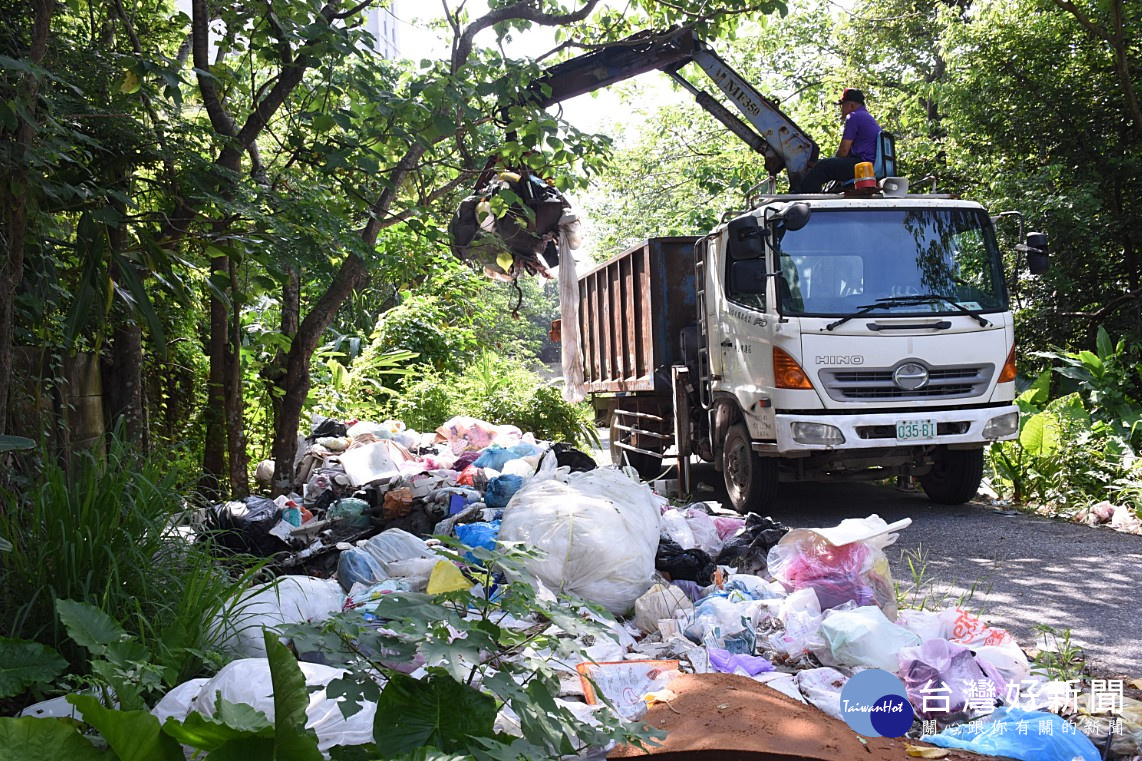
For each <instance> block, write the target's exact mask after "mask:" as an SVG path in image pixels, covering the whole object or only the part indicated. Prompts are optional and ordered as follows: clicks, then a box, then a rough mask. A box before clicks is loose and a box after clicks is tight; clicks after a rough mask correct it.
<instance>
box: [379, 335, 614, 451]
mask: <svg viewBox="0 0 1142 761" xmlns="http://www.w3.org/2000/svg"><path fill="white" fill-rule="evenodd" d="M388 412H389V414H390V415H391V416H392V417H394V418H397V419H399V420H402V421H404V423H405V424H406V425H407V426H409V427H410V428H415V429H416V430H419V431H431V430H433V429H435V428H436V427H437V426H439V425H440V424H441V423H443V422H444V421H445V420H448V419H449V418H451V417H453V416H455V415H470V416H472V417H476V418H480V419H482V420H487V421H489V422H492V423H497V424H501V425H515V426H518V427H519V428H520V429H522V430H524V431H532V432H533V433H534V434H535V435H536V436H537V437H539V438H541V439H549V440H553V441H566V442H568V443H572V444H577V445H585V444H589V443H595V441H596V437H595V432H594V428H593V426H592V422H593V419H594V415H593V414H592V412H591V409H590V407H588V406H587V405H584V404H571V403H568V402H565V401H564V400H563V395H562V391H561V389H560V387H559V386H557V385H552V384H550V383H548V382H547V381H545V380H544V379H543V378H541V377H540V376H539V375H537V374H536V373H534V372H532V371H531V370H529V369H528V368H527V367H526V366H525V365H524V364H523V363H522V362H520V361H518V360H514V359H509V358H506V357H501V356H498V355H496V354H492V353H485V354H484V355H482V356H481V357H480V359H479V360H477V361H476V362H475V363H473V364H472V365H470V366H469V367H468V368H467V369H465V370H464V371H462V372H459V373H440V372H436V371H433V370H425V371H423V373H421V372H414V374H413V375H411V376H410V378H409V383H408V384H407V385H406V386H405V388H404V391H403V392H402V394H401V395H400V396H399V397H396V398H394V399H393V400H392V401H391V402H390V404H389V406H388Z"/></svg>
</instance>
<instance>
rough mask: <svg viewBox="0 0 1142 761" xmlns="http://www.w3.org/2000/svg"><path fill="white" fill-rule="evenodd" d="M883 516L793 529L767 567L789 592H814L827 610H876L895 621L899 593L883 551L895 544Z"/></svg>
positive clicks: (772, 553) (779, 544) (894, 536)
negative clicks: (849, 606) (849, 607)
mask: <svg viewBox="0 0 1142 761" xmlns="http://www.w3.org/2000/svg"><path fill="white" fill-rule="evenodd" d="M908 523H911V521H908V522H907V523H906V522H904V521H901V522H900V523H897V524H893V525H892V526H889V525H888V524H887V523H885V522H884V521H883V520H881V519H880V518H879V517H878V516H875V515H872V516H869V517H868V518H863V519H859V520H856V519H846V520H845V521H842V522H841V525H840V526H837V527H834V528H830V529H794V530H792V531H790V532H789V533H788V534H786V535H785V536H784V537H782V539H781V541H780V542H779V543H778V544H776V545H775V546H774V547H771V548H770V550H769V555H768V557H767V565H768V567H769V573H770V574H772V576H773V578H774V579H776V580H777V581H779V582H781V584H782V586H784V587H785V588H786V589H787V590H789V591H790V592H794V591H797V590H800V589H812V590H813V591H815V592H816V593H817V599H818V600H819V601H820V603H821V609H822V610H828V609H829V608H835V607H837V606H838V605H843V604H844V603H846V602H852V603H854V604H856V605H857V606H858V607H863V606H866V605H875V606H877V607H878V608H880V609H881V610H882V611H884V614H885V615H886V616H887V617H888V619H889V620H890V621H893V620H895V619H896V592H895V589H894V588H893V584H892V572H891V570H890V569H889V567H888V558H887V557H886V556H885V554H884V547H887V546H888V545H890V544H892V542H894V541H896V534H893V533H891V532H892V531H893V530H894V529H895V528H896V527H898V526H899V527H904V526H907V525H908Z"/></svg>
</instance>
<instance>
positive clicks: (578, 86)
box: [529, 29, 818, 187]
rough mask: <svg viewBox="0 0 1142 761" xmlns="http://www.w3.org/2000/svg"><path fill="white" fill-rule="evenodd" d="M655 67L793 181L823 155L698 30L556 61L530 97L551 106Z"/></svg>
mask: <svg viewBox="0 0 1142 761" xmlns="http://www.w3.org/2000/svg"><path fill="white" fill-rule="evenodd" d="M689 63H695V64H697V65H698V67H699V68H701V69H702V71H703V72H704V73H705V74H706V76H707V77H709V78H710V79H711V80H712V81H713V82H714V84H716V85H717V86H718V88H719V89H720V90H721V91H722V92H723V93H724V94H725V96H726V97H727V98H728V99H729V100H730V102H731V103H733V104H734V106H735V107H737V109H738V110H739V111H740V112H741V113H742V115H743V116H745V118H746V120H748V123H747V122H746V121H742V119H740V118H738V117H737V116H735V115H734V114H733V113H732V112H731V111H730V110H729V109H728V108H726V107H725V106H724V105H723V104H722V103H721V102H720V101H719V100H718V99H717V98H715V97H714V96H712V95H710V94H709V93H708V92H706V91H705V90H702V89H701V88H699V87H696V86H694V85H693V84H691V83H690V82H689V81H688V80H687V79H685V78H684V77H683V76H682V75H681V74H680V73H679V72H680V70H681V69H682V68H683V67H684V66H686V65H687V64H689ZM654 69H659V70H661V71H664V72H666V73H667V74H668V75H669V76H670V77H671V78H673V79H674V81H676V82H678V83H679V84H680V85H681V86H682V87H684V88H685V89H686V90H687V91H689V92H690V93H691V94H693V95H694V97H695V98H696V100H697V101H698V104H699V105H700V106H702V108H704V109H706V110H707V111H709V112H710V113H711V114H712V115H713V116H714V117H715V118H716V119H718V121H720V122H721V123H722V124H724V125H725V126H726V128H727V129H729V130H730V131H731V132H733V133H734V134H735V135H737V136H738V137H739V138H741V139H742V140H743V141H744V142H745V143H746V144H747V145H749V146H750V148H752V149H753V150H755V151H757V152H758V153H760V154H761V155H762V156H764V157H765V168H766V170H767V171H769V173H770V174H777V173H778V172H780V171H781V170H782V169H784V170H786V172H787V173H788V174H789V181H790V184H791V185H792V186H793V187H796V186H797V185H799V184H800V182H801V178H802V177H803V176H804V175H805V173H806V172H807V171H808V170H809V166H810V165H811V164H812V162H814V161H816V160H817V154H818V147H817V144H816V143H815V142H813V139H812V138H810V137H809V136H808V135H807V134H806V133H805V132H804V131H803V130H802V129H801V128H800V127H798V126H797V124H796V123H795V122H794V121H793V120H792V119H790V118H789V117H788V116H786V115H785V114H784V113H783V112H782V111H781V109H780V108H779V107H778V106H777V104H776V103H774V102H773V101H771V100H769V99H768V98H766V97H765V96H763V95H762V94H760V93H759V92H758V91H757V90H756V89H754V88H753V87H752V86H751V85H750V84H749V83H748V82H746V80H745V79H744V78H743V77H742V76H741V75H740V74H738V73H737V72H736V71H734V69H733V68H732V67H730V65H729V64H727V63H726V62H725V61H724V60H722V58H721V57H720V56H718V55H717V53H715V52H714V51H713V50H711V49H710V48H709V46H707V45H706V44H705V43H703V42H702V41H701V40H700V39H699V38H698V36H697V35H696V34H695V33H694V32H693V31H692V30H684V29H673V30H669V31H667V32H653V31H648V32H640V33H638V34H636V35H633V36H631V37H628V38H626V39H625V40H622V41H621V42H619V43H617V44H615V45H609V46H607V47H604V48H600V49H599V50H596V51H593V52H591V53H587V54H586V55H582V56H578V57H576V58H572V59H570V60H568V61H564V62H562V63H559V64H556V65H555V66H552V67H551V68H549V69H547V70H546V72H545V73H544V75H543V76H542V77H540V78H539V79H538V80H536V81H535V82H534V83H533V84H532V85H531V87H530V88H529V89H530V91H531V92H532V97H531V98H530V100H531V102H533V103H535V104H537V105H539V106H540V107H542V108H546V107H547V106H550V105H553V104H555V103H558V102H560V101H563V100H567V99H568V98H573V97H575V96H576V95H582V94H583V93H587V92H591V91H593V90H597V89H599V88H601V87H606V86H607V85H611V84H614V83H616V82H621V81H623V80H625V79H630V78H631V77H634V76H637V75H638V74H642V73H645V72H648V71H653V70H654Z"/></svg>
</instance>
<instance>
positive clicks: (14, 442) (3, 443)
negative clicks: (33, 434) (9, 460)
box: [0, 434, 36, 452]
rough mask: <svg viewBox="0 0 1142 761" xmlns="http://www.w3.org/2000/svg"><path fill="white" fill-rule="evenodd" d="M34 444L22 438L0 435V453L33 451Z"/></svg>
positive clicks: (30, 440)
mask: <svg viewBox="0 0 1142 761" xmlns="http://www.w3.org/2000/svg"><path fill="white" fill-rule="evenodd" d="M35 448H36V442H35V441H33V440H32V439H28V438H25V437H23V436H10V435H8V434H4V435H0V452H26V451H28V450H29V449H35Z"/></svg>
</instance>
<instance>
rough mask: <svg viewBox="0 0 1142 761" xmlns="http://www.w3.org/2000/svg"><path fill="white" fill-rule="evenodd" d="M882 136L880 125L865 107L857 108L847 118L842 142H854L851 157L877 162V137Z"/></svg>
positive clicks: (850, 152)
mask: <svg viewBox="0 0 1142 761" xmlns="http://www.w3.org/2000/svg"><path fill="white" fill-rule="evenodd" d="M879 134H880V125H879V124H878V123H877V121H876V119H873V118H872V114H870V113H869V112H868V110H867V109H866V108H865V107H864V106H857V109H856V111H853V112H852V113H851V114H849V115H848V116H847V117H845V131H844V133H842V134H841V140H852V141H853V147H852V150H851V151H849V155H850V156H856V157H857V158H859V159H861V160H862V161H876V137H877V135H879Z"/></svg>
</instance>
